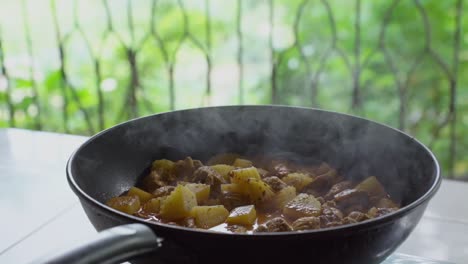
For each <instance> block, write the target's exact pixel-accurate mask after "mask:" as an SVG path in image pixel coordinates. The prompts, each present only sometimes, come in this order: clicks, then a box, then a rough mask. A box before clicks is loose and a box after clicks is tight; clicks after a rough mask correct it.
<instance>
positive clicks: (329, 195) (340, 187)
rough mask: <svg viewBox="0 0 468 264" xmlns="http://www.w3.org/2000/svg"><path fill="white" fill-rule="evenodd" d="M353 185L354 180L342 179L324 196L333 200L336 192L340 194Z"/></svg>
mask: <svg viewBox="0 0 468 264" xmlns="http://www.w3.org/2000/svg"><path fill="white" fill-rule="evenodd" d="M352 187H353V184H352V182H350V181H342V182H339V183H336V184H335V185H333V186H332V187H331V188H330V190H329V191H328V193H327V194H326V195H325V196H324V198H325V199H326V200H331V199H333V198H334V197H335V194H338V193H340V192H342V191H344V190H346V189H350V188H352Z"/></svg>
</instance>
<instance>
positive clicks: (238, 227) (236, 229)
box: [226, 225, 266, 234]
mask: <svg viewBox="0 0 468 264" xmlns="http://www.w3.org/2000/svg"><path fill="white" fill-rule="evenodd" d="M265 228H266V227H265ZM226 229H227V230H229V231H231V232H233V233H237V234H245V233H247V228H245V226H241V225H228V226H227V227H226Z"/></svg>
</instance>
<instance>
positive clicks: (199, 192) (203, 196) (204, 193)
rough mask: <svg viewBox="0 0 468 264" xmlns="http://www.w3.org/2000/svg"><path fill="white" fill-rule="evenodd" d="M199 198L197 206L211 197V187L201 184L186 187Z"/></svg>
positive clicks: (188, 184) (189, 184) (191, 184)
mask: <svg viewBox="0 0 468 264" xmlns="http://www.w3.org/2000/svg"><path fill="white" fill-rule="evenodd" d="M185 187H187V188H188V189H189V190H190V191H192V192H193V193H194V194H195V196H196V197H197V204H201V203H204V202H206V201H207V200H208V198H209V197H210V185H207V184H201V183H187V184H186V185H185Z"/></svg>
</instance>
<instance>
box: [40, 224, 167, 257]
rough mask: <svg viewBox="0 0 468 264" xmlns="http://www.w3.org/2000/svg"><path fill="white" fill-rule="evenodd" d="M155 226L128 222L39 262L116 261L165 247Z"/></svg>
mask: <svg viewBox="0 0 468 264" xmlns="http://www.w3.org/2000/svg"><path fill="white" fill-rule="evenodd" d="M161 241H162V239H160V238H158V237H157V236H156V235H155V234H154V233H153V231H152V230H151V228H149V227H147V226H145V225H143V224H128V225H121V226H117V227H113V228H109V229H106V230H104V231H101V232H99V233H98V234H97V235H96V237H95V238H94V239H92V240H91V241H88V242H87V243H85V244H83V245H81V246H79V247H78V248H75V249H72V250H68V251H64V252H59V253H55V254H51V255H49V256H46V257H44V258H42V259H39V260H37V261H36V262H34V263H36V264H46V263H47V264H65V263H66V264H85V263H86V264H98V263H99V264H101V263H102V264H114V263H121V262H123V261H126V260H128V259H129V258H131V257H135V256H138V255H142V254H145V253H149V252H153V251H155V250H157V249H158V248H159V247H161Z"/></svg>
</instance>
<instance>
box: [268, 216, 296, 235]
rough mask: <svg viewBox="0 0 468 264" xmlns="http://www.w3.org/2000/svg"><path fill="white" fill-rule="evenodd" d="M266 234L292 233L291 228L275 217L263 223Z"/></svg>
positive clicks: (280, 218) (281, 219)
mask: <svg viewBox="0 0 468 264" xmlns="http://www.w3.org/2000/svg"><path fill="white" fill-rule="evenodd" d="M265 227H266V228H267V230H268V232H287V231H292V230H293V229H292V228H291V226H290V225H289V224H288V222H286V220H284V219H283V218H282V217H275V218H273V219H271V220H269V221H267V222H266V223H265Z"/></svg>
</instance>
